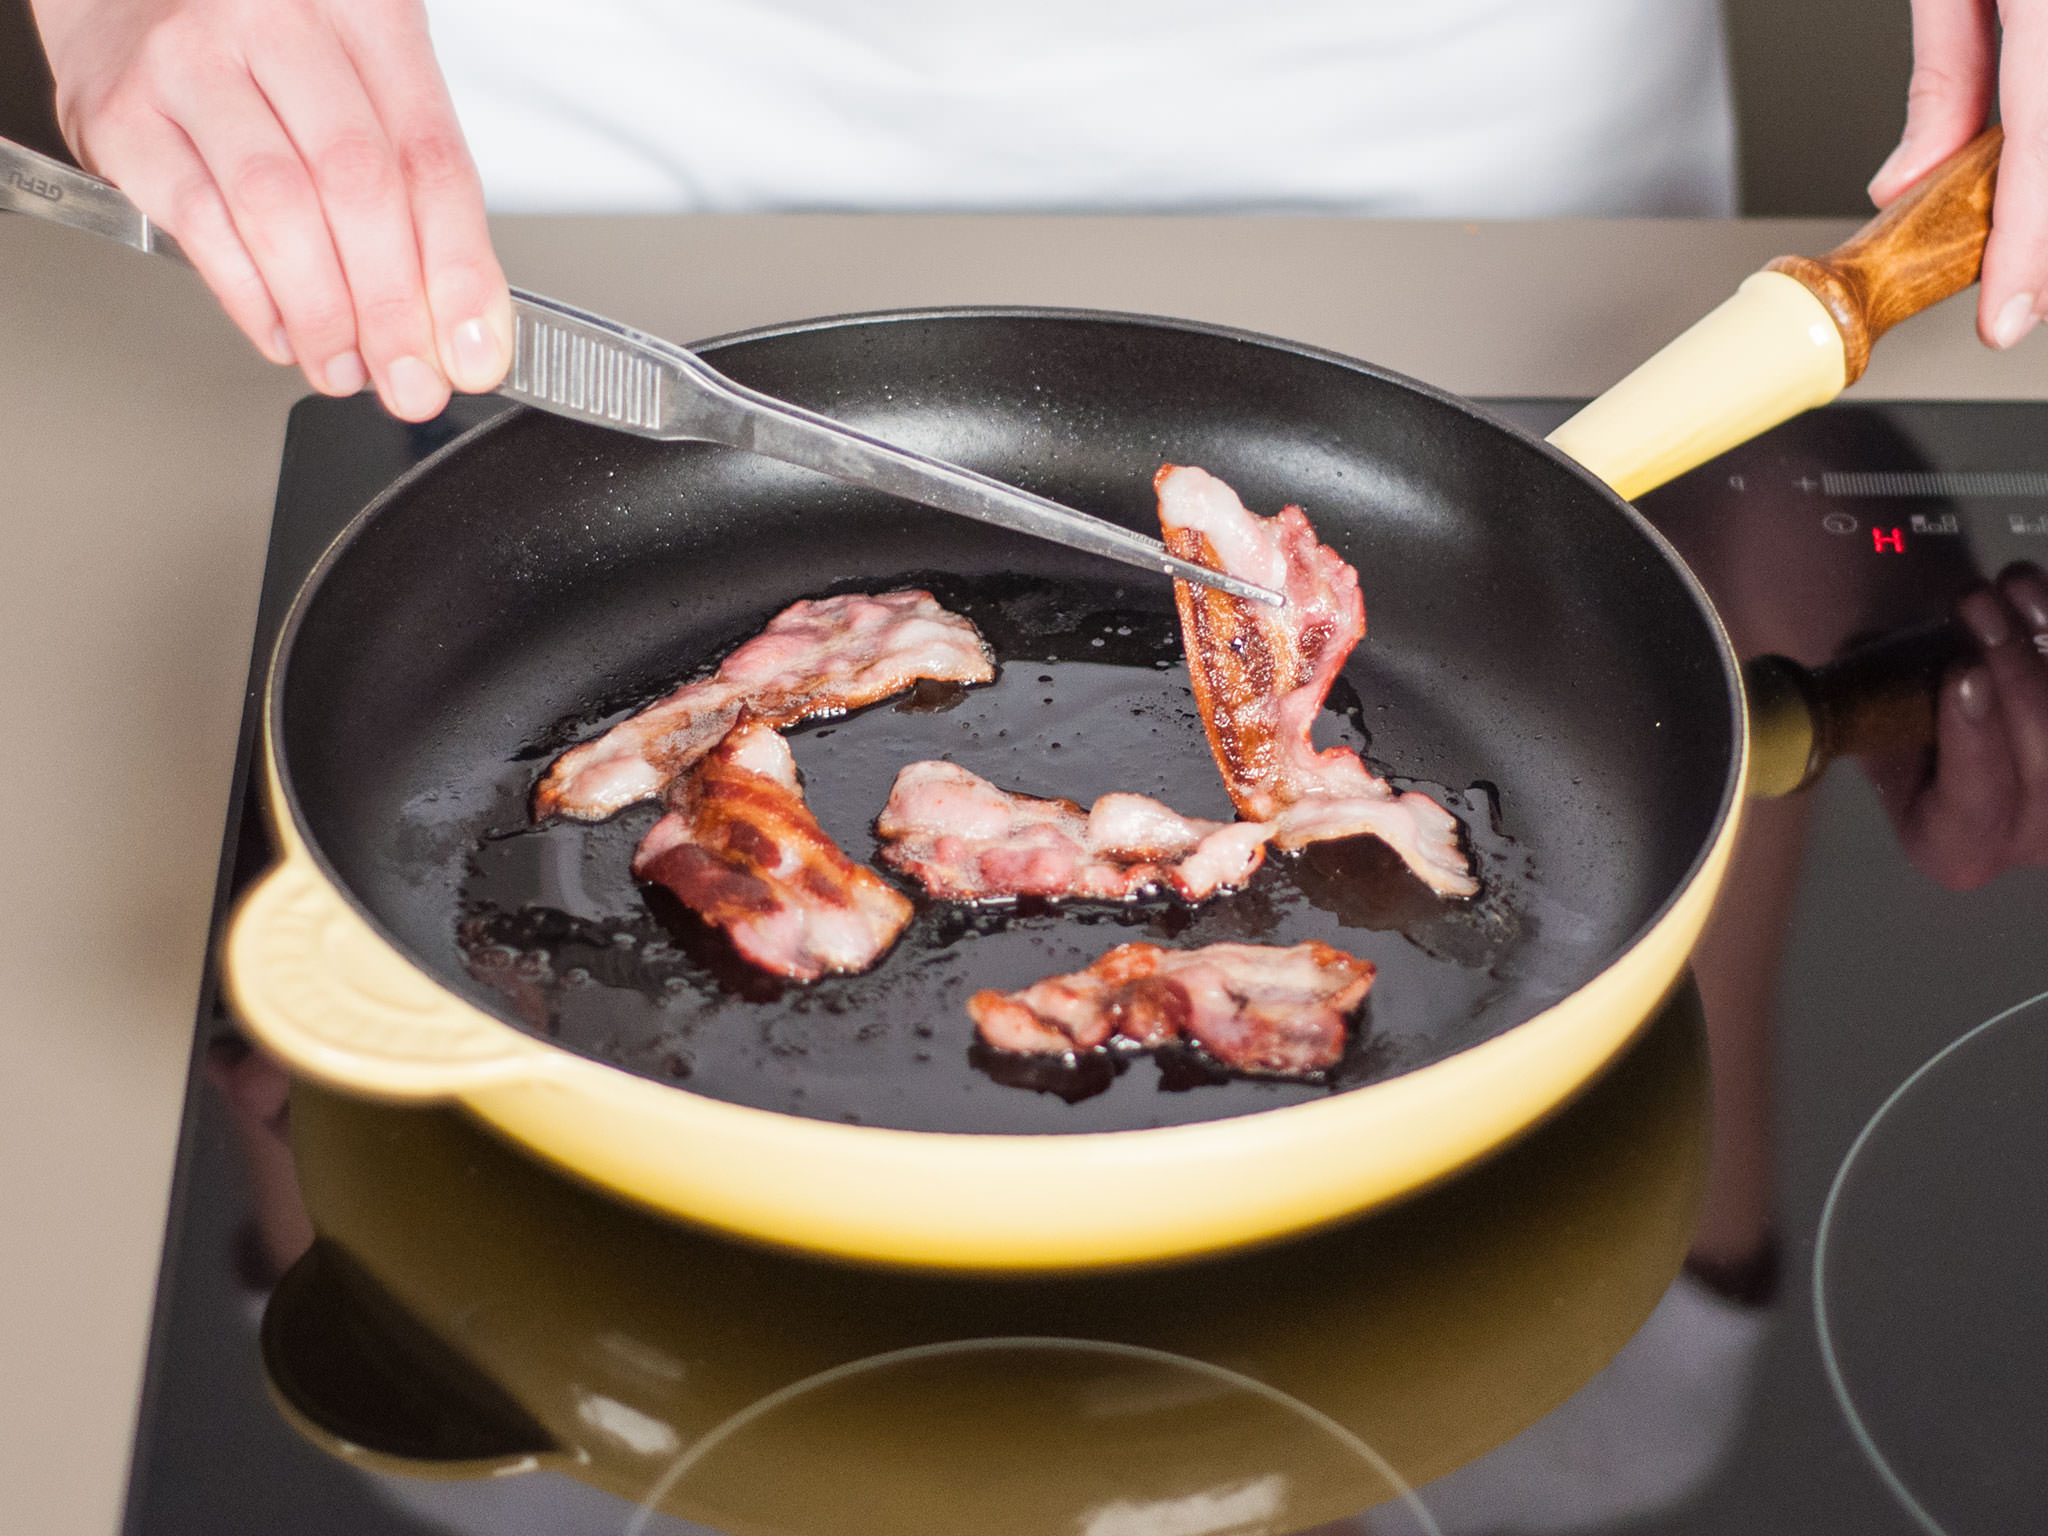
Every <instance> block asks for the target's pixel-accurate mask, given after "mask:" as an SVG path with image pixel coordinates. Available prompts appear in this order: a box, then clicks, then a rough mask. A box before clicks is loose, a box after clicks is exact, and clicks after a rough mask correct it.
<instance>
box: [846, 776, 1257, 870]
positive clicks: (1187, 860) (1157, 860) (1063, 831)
mask: <svg viewBox="0 0 2048 1536" xmlns="http://www.w3.org/2000/svg"><path fill="white" fill-rule="evenodd" d="M875 830H876V831H877V832H878V833H880V834H881V837H882V839H883V843H884V846H883V849H882V857H883V859H884V860H886V861H887V862H888V863H889V864H891V865H893V866H894V867H896V868H897V869H900V870H903V871H904V872H905V873H907V874H910V875H913V876H915V877H916V878H917V879H918V880H919V881H920V882H921V883H922V884H923V885H924V888H925V889H926V890H927V891H929V892H931V894H932V895H934V896H939V897H943V898H945V899H947V900H949V901H994V900H999V899H1001V898H1004V897H1012V896H1048V897H1059V896H1069V897H1078V898H1083V899H1089V900H1095V901H1120V900H1123V899H1124V898H1126V897H1130V896H1136V895H1138V894H1139V893H1141V892H1143V891H1147V890H1153V889H1156V888H1157V887H1159V886H1161V885H1167V884H1170V885H1172V886H1173V888H1174V889H1175V890H1176V891H1178V892H1180V894H1181V895H1183V896H1185V897H1187V898H1188V899H1189V900H1190V901H1199V900H1201V899H1202V898H1203V897H1206V896H1210V895H1213V894H1215V893H1216V892H1217V891H1219V890H1226V889H1233V888H1235V887H1237V886H1240V885H1243V884H1244V883H1245V882H1246V881H1247V880H1249V879H1250V878H1251V877H1252V873H1253V871H1254V870H1256V869H1257V868H1258V867H1259V864H1260V862H1261V861H1262V860H1263V859H1264V858H1265V843H1266V839H1267V837H1269V836H1270V835H1271V833H1272V828H1270V827H1265V826H1259V825H1255V824H1253V823H1249V822H1241V821H1240V822H1233V823H1229V824H1224V823H1220V822H1214V821H1198V820H1195V819H1194V818H1192V817H1187V816H1181V815H1178V814H1176V813H1175V812H1174V811H1172V810H1170V809H1169V808H1168V807H1166V806H1164V805H1161V804H1160V803H1159V802H1158V801H1157V800H1148V799H1146V798H1145V797H1144V796H1143V795H1129V794H1111V795H1104V796H1103V797H1102V798H1101V799H1100V800H1097V801H1096V802H1095V805H1094V807H1093V808H1092V809H1090V810H1087V811H1083V810H1082V809H1081V807H1080V806H1078V805H1076V804H1075V803H1074V802H1073V801H1071V800H1042V799H1039V798H1037V797H1036V796H1033V795H1013V794H1009V793H1006V792H1005V791H1003V790H1000V789H997V788H996V787H995V785H993V784H991V783H989V782H988V780H986V779H984V778H981V777H980V776H978V775H976V774H973V773H970V772H968V770H967V769H965V768H962V767H960V766H958V765H957V764H954V763H939V762H923V763H912V764H910V765H909V766H908V767H906V768H905V769H903V770H902V772H900V773H898V774H897V775H896V784H895V787H894V788H892V789H891V790H890V791H889V803H888V804H887V805H886V806H884V807H883V808H882V814H881V817H880V819H879V820H877V822H876V823H875Z"/></svg>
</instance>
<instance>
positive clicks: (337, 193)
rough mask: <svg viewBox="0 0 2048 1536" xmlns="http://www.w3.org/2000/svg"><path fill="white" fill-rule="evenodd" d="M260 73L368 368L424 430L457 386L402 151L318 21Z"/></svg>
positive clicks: (293, 33) (254, 63)
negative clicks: (439, 328) (451, 380)
mask: <svg viewBox="0 0 2048 1536" xmlns="http://www.w3.org/2000/svg"><path fill="white" fill-rule="evenodd" d="M250 64H251V68H252V73H253V77H254V80H255V82H256V84H257V86H258V87H259V88H260V89H261V90H262V92H263V94H264V96H265V97H266V99H267V100H268V101H269V103H271V104H272V106H273V109H274V110H275V112H276V114H277V118H278V120H279V122H280V123H281V124H282V127H283V130H284V132H285V133H286V134H287V135H288V137H289V140H290V143H291V145H292V146H293V148H294V149H296V151H297V153H298V156H299V159H300V162H301V164H302V166H303V168H304V174H305V183H304V190H305V192H306V194H307V195H309V196H310V197H311V198H312V199H313V200H314V205H315V207H316V209H317V213H318V216H319V217H320V219H322V220H323V221H324V223H325V226H326V231H327V234H328V236H329V241H330V244H331V247H332V251H333V254H334V256H335V257H336V258H337V259H338V262H339V270H340V275H341V278H342V283H343V288H342V292H341V294H340V298H341V300H342V302H343V304H344V305H346V306H349V307H350V309H351V311H352V312H351V313H349V314H348V315H347V320H348V323H349V328H350V329H351V330H352V332H353V346H354V350H355V352H356V353H357V355H358V356H359V357H360V358H361V360H362V366H363V367H364V368H365V369H367V371H368V373H369V376H370V378H371V380H372V381H373V382H374V383H375V384H376V386H377V392H378V394H379V395H380V396H381V397H382V398H383V400H384V403H385V405H386V406H387V407H388V408H389V409H390V410H391V412H392V413H393V414H394V415H396V416H399V417H401V418H403V419H405V420H408V421H423V420H425V419H427V418H428V417H431V416H434V415H436V414H438V413H439V412H440V410H441V409H442V407H444V406H445V405H446V404H447V403H448V383H447V380H446V379H445V378H444V377H443V375H442V372H441V368H440V363H439V358H438V348H437V346H436V343H435V339H434V324H433V316H432V315H431V314H430V313H429V311H428V308H427V294H426V287H425V283H424V279H423V275H422V273H421V269H420V244H419V238H418V235H417V233H416V231H415V229H414V225H413V215H412V206H411V199H410V197H409V195H408V190H407V187H406V182H405V177H404V174H403V172H402V171H401V169H400V166H399V159H398V153H397V150H396V148H395V147H394V145H393V143H392V141H391V139H390V137H389V136H388V134H387V133H386V129H385V124H384V123H383V122H382V121H381V120H380V118H379V116H378V114H377V111H376V109H375V108H374V106H373V105H372V103H371V101H370V97H369V95H368V93H367V91H366V89H365V86H364V83H363V81H362V79H361V77H360V76H359V75H358V74H357V71H356V65H355V63H354V61H353V60H352V59H351V58H350V57H349V56H348V54H347V53H346V52H345V51H344V50H343V47H342V44H341V41H340V39H339V38H338V37H337V36H336V35H335V33H334V32H333V31H332V30H331V29H330V28H328V27H326V26H324V25H317V24H308V25H301V26H285V27H282V28H280V29H278V31H277V32H275V33H273V34H272V35H270V36H268V37H267V38H266V39H265V40H264V43H263V46H262V47H261V48H260V49H258V50H256V51H254V52H253V53H252V57H251V59H250ZM259 260H260V258H259ZM293 277H294V279H295V280H296V279H298V278H304V279H305V281H306V286H305V289H304V291H305V292H306V293H307V295H308V297H309V300H310V297H311V295H312V294H314V293H315V292H318V291H320V290H318V289H317V288H316V287H315V283H314V278H313V274H312V272H311V271H310V270H306V269H302V270H300V271H299V272H295V273H294V274H293ZM286 325H287V328H290V326H291V317H290V316H289V315H287V319H286ZM294 334H295V335H296V333H294Z"/></svg>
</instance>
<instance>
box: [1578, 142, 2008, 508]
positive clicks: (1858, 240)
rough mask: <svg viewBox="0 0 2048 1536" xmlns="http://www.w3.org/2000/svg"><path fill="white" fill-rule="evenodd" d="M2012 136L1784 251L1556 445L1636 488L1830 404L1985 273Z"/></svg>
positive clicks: (1588, 411) (1965, 151) (1628, 489)
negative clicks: (1809, 244) (1916, 322)
mask: <svg viewBox="0 0 2048 1536" xmlns="http://www.w3.org/2000/svg"><path fill="white" fill-rule="evenodd" d="M2003 143H2004V135H2003V133H2002V132H2001V131H2000V130H1999V129H1998V128H1995V127H1994V128H1988V129H1986V130H1985V131H1984V132H1983V133H1982V134H1980V135H1978V136H1977V137H1976V138H1975V139H1973V140H1971V141H1970V142H1969V143H1968V144H1966V145H1964V146H1963V147H1962V148H1961V149H1959V150H1957V151H1956V152H1955V153H1954V154H1953V155H1951V156H1949V158H1948V159H1947V160H1944V161H1943V162H1942V163H1941V164H1940V165H1939V166H1937V167H1935V169H1934V170H1932V171H1930V172H1929V173H1928V174H1927V176H1926V177H1925V178H1924V179H1923V180H1922V181H1921V182H1920V183H1919V184H1918V185H1917V186H1915V187H1914V188H1913V190H1912V191H1910V192H1908V193H1907V194H1906V195H1905V196H1904V197H1901V198H1900V199H1899V200H1898V201H1897V202H1895V203H1893V204H1892V205H1891V207H1889V208H1887V209H1886V210H1885V211H1884V212H1883V213H1881V214H1879V215H1878V216H1877V217H1876V218H1875V219H1873V220H1871V221H1870V222H1869V223H1868V224H1866V225H1864V227H1863V228H1862V229H1860V230H1858V231H1857V232H1856V234H1855V235H1853V236H1851V237H1850V238H1849V239H1848V240H1847V241H1846V242H1844V243H1843V244H1841V245H1838V246H1836V247H1835V249H1834V250H1832V251H1830V252H1828V254H1827V255H1825V256H1822V257H1817V258H1814V257H1805V256H1780V257H1778V258H1777V259H1776V260H1775V261H1772V262H1771V263H1769V264H1768V265H1767V266H1766V267H1765V268H1764V270H1763V271H1761V272H1757V273H1755V274H1753V275H1752V276H1750V277H1749V278H1747V279H1745V280H1744V282H1743V284H1742V286H1741V287H1740V288H1739V289H1737V290H1736V293H1735V296H1734V297H1733V298H1731V299H1729V300H1728V301H1727V302H1726V303H1725V304H1723V305H1721V307H1720V308H1719V309H1716V310H1715V311H1713V313H1711V314H1709V315H1708V316H1707V317H1706V318H1705V319H1703V320H1701V321H1700V322H1699V323H1698V324H1697V325H1695V326H1693V327H1692V329H1691V330H1689V331H1687V332H1686V333H1685V334H1684V335H1682V336H1680V337H1679V338H1678V339H1677V340H1676V341H1673V342H1672V343H1671V344H1670V345H1669V346H1667V347H1665V348H1664V350H1663V351H1661V352H1659V353H1658V354H1657V355H1656V356H1654V357H1652V358H1651V359H1650V360H1649V361H1648V362H1646V363H1644V364H1643V365H1642V366H1641V367H1640V368H1638V369H1636V370H1635V372H1633V373H1631V374H1630V375H1629V376H1628V377H1627V378H1625V379H1623V380H1622V381H1621V382H1620V383H1619V384H1616V385H1615V386H1614V387H1613V388H1612V389H1610V390H1608V391H1607V393H1606V394H1604V395H1602V396H1601V397H1600V398H1599V399H1597V400H1595V401H1594V402H1593V403H1592V404H1591V405H1588V406H1587V407H1586V408H1585V409H1584V410H1582V411H1580V412H1579V413H1578V414H1577V415H1576V416H1574V417H1572V419H1571V420H1570V421H1567V422H1566V423H1565V424H1564V425H1563V426H1561V427H1559V428H1558V429H1557V430H1556V431H1555V432H1553V433H1551V434H1550V442H1551V443H1552V445H1553V446H1555V447H1557V448H1560V449H1562V450H1563V451H1564V452H1565V453H1567V454H1569V455H1570V456H1571V457H1572V458H1574V459H1577V460H1578V461H1579V463H1581V464H1582V465H1584V466H1585V467H1586V468H1587V469H1589V470H1591V471H1592V472H1593V473H1594V474H1595V475H1598V476H1599V477H1600V478H1601V479H1602V480H1604V481H1606V482H1607V483H1608V484H1609V485H1611V486H1613V487H1614V489H1615V490H1616V491H1618V492H1619V493H1620V494H1621V495H1623V496H1626V497H1630V498H1634V497H1636V496H1640V495H1642V494H1643V493H1644V492H1645V491H1650V490H1654V489H1656V488H1657V487H1658V486H1660V485H1662V484H1663V483H1664V482H1665V481H1667V480H1670V479H1672V478H1674V477H1675V476H1678V475H1681V474H1683V473H1684V472H1685V471H1686V470H1688V469H1691V468H1692V467H1693V466H1694V465H1696V464H1703V463H1705V462H1706V461H1707V460H1708V459H1711V458H1713V457H1714V456H1715V455H1716V454H1718V453H1721V452H1722V451H1724V450H1725V449H1729V448H1733V447H1734V446H1735V445H1736V444H1737V443H1742V442H1747V441H1748V440H1749V439H1750V438H1752V437H1755V436H1756V435H1757V434H1758V433H1760V432H1764V431H1767V430H1769V429H1770V428H1772V427H1774V426H1776V425H1777V424H1778V423H1779V422H1781V421H1784V420H1787V419H1788V418H1790V417H1793V416H1796V415H1798V414H1799V413H1800V412H1801V411H1804V410H1808V409H1810V408H1812V407H1813V406H1816V405H1825V404H1826V403H1827V402H1828V401H1830V400H1832V399H1834V398H1835V396H1836V395H1838V394H1840V393H1841V392H1842V390H1843V389H1844V388H1846V387H1847V386H1848V385H1849V384H1851V383H1853V382H1854V381H1855V380H1856V379H1858V378H1860V377H1861V376H1862V374H1863V370H1864V369H1865V368H1866V367H1867V366H1868V365H1869V362H1870V348H1871V344H1872V343H1873V342H1874V341H1876V339H1877V338H1878V337H1879V336H1881V335H1883V334H1884V332H1886V331H1887V330H1889V329H1890V328H1891V327H1892V326H1894V325H1897V324H1898V323H1899V322H1900V321H1901V320H1904V319H1905V318H1906V317H1907V316H1909V315H1914V314H1917V313H1919V312H1920V311H1921V310H1923V309H1925V308H1927V307H1928V306H1929V305H1930V304H1935V303H1938V302H1940V301H1941V300H1942V299H1945V298H1948V297H1949V296H1950V295H1951V294H1954V293H1959V292H1961V291H1962V290H1963V289H1965V288H1967V287H1969V285H1970V284H1971V283H1973V282H1975V281H1976V280H1977V273H1978V271H1979V269H1980V267H1981V266H1982V264H1983V260H1984V241H1985V239H1986V237H1987V236H1988V235H1989V234H1990V231H1991V197H1992V192H1993V189H1994V186H1995V184H1996V181H1997V177H1998V157H1999V150H2000V147H2001V145H2002V144H2003Z"/></svg>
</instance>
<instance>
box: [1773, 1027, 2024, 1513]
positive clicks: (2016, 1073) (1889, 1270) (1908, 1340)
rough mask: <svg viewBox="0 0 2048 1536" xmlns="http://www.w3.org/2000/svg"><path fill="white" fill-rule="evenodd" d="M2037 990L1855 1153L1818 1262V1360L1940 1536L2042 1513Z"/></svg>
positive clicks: (1942, 1064) (1929, 1073) (1905, 1101)
mask: <svg viewBox="0 0 2048 1536" xmlns="http://www.w3.org/2000/svg"><path fill="white" fill-rule="evenodd" d="M2044 1212H2048V993H2043V994H2042V995H2041V996H2039V997H2035V998H2033V999H2031V1000H2029V1001H2028V1002H2025V1003H2021V1004H2020V1005H2019V1006H2017V1007H2015V1008H2010V1009H2008V1010H2007V1011H2006V1012H2004V1013H2001V1014H1999V1015H1998V1016H1997V1017H1995V1018H1993V1019H1990V1020H1988V1021H1987V1022H1985V1023H1983V1024H1980V1025H1979V1026H1977V1028H1975V1029H1973V1030H1971V1031H1970V1032H1969V1033H1968V1034H1966V1035H1964V1036H1963V1037H1962V1038H1961V1039H1959V1040H1957V1041H1955V1042H1954V1043H1953V1044H1951V1045H1949V1046H1948V1047H1946V1048H1945V1049H1944V1050H1942V1051H1941V1052H1940V1053H1939V1054H1937V1055H1936V1056H1935V1057H1933V1059H1931V1060H1930V1061H1928V1062H1927V1064H1926V1065H1925V1066H1923V1067H1921V1068H1920V1070H1919V1071H1917V1072H1915V1073H1914V1074H1913V1075H1912V1076H1911V1077H1909V1078H1907V1079H1906V1081H1905V1082H1904V1083H1903V1084H1901V1085H1900V1086H1899V1088H1898V1089H1897V1090H1896V1091H1894V1092H1893V1094H1892V1096H1891V1097H1890V1098H1889V1099H1887V1100H1886V1101H1885V1103H1884V1105H1883V1106H1882V1107H1881V1108H1880V1109H1879V1110H1878V1112H1877V1113H1876V1114H1875V1115H1873V1116H1872V1117H1871V1119H1870V1123H1869V1124H1868V1125H1866V1126H1865V1127H1864V1128H1863V1131H1862V1134H1860V1135H1859V1136H1858V1137H1857V1138H1856V1142H1855V1145H1854V1146H1852V1147H1851V1148H1850V1149H1849V1155H1848V1157H1847V1158H1845V1159H1844V1160H1843V1163H1842V1166H1841V1169H1840V1171H1839V1172H1837V1173H1836V1175H1835V1181H1834V1185H1833V1187H1832V1188H1831V1189H1830V1190H1829V1192H1828V1199H1827V1205H1826V1207H1825V1208H1824V1210H1823V1212H1822V1216H1821V1227H1820V1236H1819V1239H1818V1242H1817V1244H1816V1246H1815V1250H1814V1261H1813V1295H1814V1318H1815V1322H1816V1324H1817V1326H1818V1328H1819V1331H1820V1344H1821V1354H1822V1358H1823V1360H1824V1361H1825V1363H1826V1366H1827V1372H1828V1379H1829V1381H1830V1383H1831V1384H1832V1385H1833V1387H1834V1390H1835V1395H1836V1398H1837V1400H1838V1401H1839V1402H1840V1404H1841V1407H1842V1411H1843V1413H1845V1414H1846V1415H1847V1416H1848V1420H1849V1425H1850V1428H1851V1429H1852V1430H1854V1432H1855V1435H1856V1439H1857V1442H1858V1443H1859V1444H1860V1445H1861V1446H1862V1447H1863V1449H1864V1451H1865V1452H1866V1453H1867V1454H1868V1455H1869V1456H1870V1458H1871V1460H1872V1461H1873V1462H1874V1463H1875V1464H1876V1467H1877V1470H1878V1474H1879V1475H1880V1476H1881V1477H1882V1478H1883V1480H1884V1482H1885V1485H1886V1486H1887V1487H1888V1488H1890V1489H1891V1491H1892V1492H1893V1493H1894V1494H1895V1495H1896V1496H1897V1497H1898V1498H1899V1500H1900V1502H1901V1503H1903V1504H1904V1505H1905V1507H1906V1509H1907V1510H1908V1511H1909V1512H1910V1513H1911V1514H1912V1515H1913V1517H1914V1518H1915V1519H1916V1520H1918V1521H1919V1522H1920V1524H1921V1525H1922V1526H1923V1527H1925V1528H1926V1529H1927V1530H1929V1531H1931V1532H1936V1533H1939V1536H1977V1533H1984V1536H1990V1533H1993V1532H2006V1531H2020V1530H2028V1529H2032V1528H2033V1527H2034V1526H2035V1525H2036V1524H2037V1523H2038V1521H2039V1518H2040V1513H2041V1511H2042V1510H2043V1509H2048V1481H2044V1480H2043V1468H2044V1463H2043V1461H2042V1458H2041V1454H2040V1452H2041V1430H2042V1426H2043V1425H2044V1424H2048V1319H2044V1318H2043V1316H2042V1314H2041V1312H2040V1310H2039V1309H2038V1308H2036V1309H2034V1310H2033V1311H2032V1312H2023V1313H2022V1314H2021V1315H2020V1316H2019V1318H2018V1320H2017V1325H2016V1326H2013V1325H2011V1324H2010V1322H2008V1323H2007V1325H2003V1326H1999V1327H1997V1328H1993V1327H1992V1326H1990V1321H1989V1320H1991V1319H2006V1320H2010V1319H2012V1318H2013V1312H2012V1309H2011V1307H2010V1306H2009V1305H2007V1304H2006V1303H2007V1302H2008V1301H2009V1299H2010V1298H2012V1297H2014V1296H2028V1295H2032V1296H2039V1295H2040V1294H2041V1293H2042V1283H2041V1277H2042V1276H2043V1275H2044V1274H2048V1222H2044V1221H2043V1219H2042V1218H2043V1213H2044Z"/></svg>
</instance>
